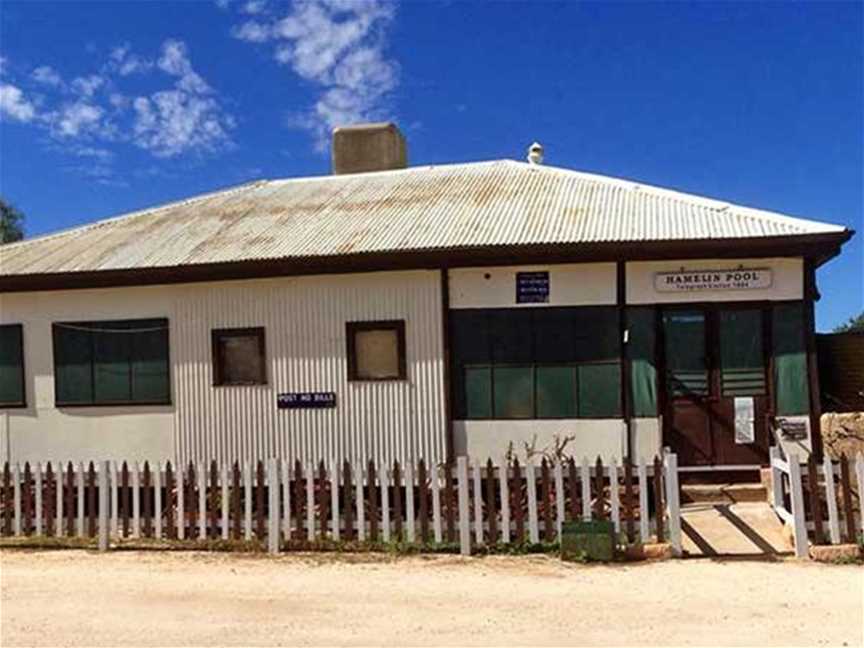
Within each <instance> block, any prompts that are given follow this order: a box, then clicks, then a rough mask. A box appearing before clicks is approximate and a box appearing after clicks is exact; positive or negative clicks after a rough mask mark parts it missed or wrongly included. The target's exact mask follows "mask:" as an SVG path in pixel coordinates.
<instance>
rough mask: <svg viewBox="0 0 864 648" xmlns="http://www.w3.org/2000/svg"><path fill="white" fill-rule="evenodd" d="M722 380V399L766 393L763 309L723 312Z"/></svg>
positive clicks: (721, 320) (721, 344)
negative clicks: (723, 397)
mask: <svg viewBox="0 0 864 648" xmlns="http://www.w3.org/2000/svg"><path fill="white" fill-rule="evenodd" d="M720 380H721V383H722V388H723V396H732V397H734V396H762V395H764V394H766V393H767V389H768V388H767V386H766V380H765V356H764V352H763V346H762V311H761V310H758V309H755V308H750V309H740V310H723V311H720Z"/></svg>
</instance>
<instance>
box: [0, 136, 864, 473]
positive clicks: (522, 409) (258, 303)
mask: <svg viewBox="0 0 864 648" xmlns="http://www.w3.org/2000/svg"><path fill="white" fill-rule="evenodd" d="M541 153H542V151H541V150H540V149H539V147H536V146H535V147H532V149H531V152H530V155H529V161H528V162H516V161H511V160H496V161H490V162H476V163H458V164H446V165H438V166H417V167H408V166H407V165H406V155H405V145H404V139H403V138H402V135H401V134H400V133H399V131H398V129H396V128H395V127H394V126H393V125H367V126H363V127H353V128H345V129H337V131H336V132H335V134H334V146H333V163H334V173H333V175H329V176H326V177H307V178H291V179H284V180H265V181H259V182H252V183H249V184H245V185H242V186H239V187H233V188H229V189H225V190H223V191H217V192H215V193H210V194H207V195H202V196H197V197H194V198H190V199H188V200H183V201H180V202H175V203H171V204H167V205H162V206H159V207H156V208H152V209H147V210H144V211H139V212H135V213H131V214H127V215H124V216H120V217H117V218H110V219H107V220H102V221H99V222H95V223H92V224H89V225H84V226H81V227H77V228H74V229H71V230H68V231H62V232H58V233H55V234H51V235H47V236H41V237H37V238H33V239H31V240H26V241H23V242H19V243H13V244H9V245H5V246H2V247H0V443H2V447H0V453H2V454H0V458H2V459H3V460H6V459H10V460H13V461H25V460H31V461H33V460H41V461H45V460H49V459H51V460H58V459H61V460H67V459H72V460H78V459H81V460H88V459H118V460H124V459H127V460H144V459H149V460H157V459H158V460H165V459H173V460H175V461H183V462H185V461H188V460H190V459H194V460H205V459H217V460H220V461H221V460H234V459H240V460H244V459H253V458H266V457H272V456H278V457H286V458H295V457H298V458H301V459H313V460H317V459H319V458H324V459H328V458H335V459H341V458H353V459H364V458H367V457H373V458H376V459H378V460H387V461H390V460H393V459H396V458H400V459H409V458H410V459H419V458H425V459H426V460H427V461H442V460H445V459H446V458H448V457H453V456H458V455H463V454H468V455H470V456H473V457H482V458H485V457H487V456H491V457H500V456H502V455H503V454H505V453H507V452H508V451H512V452H516V453H518V454H522V455H524V454H525V453H526V452H527V451H528V449H530V448H533V449H534V450H535V451H544V450H545V451H548V452H555V451H556V448H558V449H560V447H561V446H563V448H564V450H563V451H564V453H565V454H572V455H575V456H577V457H582V456H586V457H592V458H593V457H596V456H597V455H602V456H604V457H606V458H611V457H617V458H620V457H624V456H628V455H629V456H631V457H634V458H637V457H639V456H644V457H649V456H651V455H653V454H655V453H658V452H660V451H661V450H662V449H663V448H664V447H668V448H670V449H671V450H673V451H675V452H677V453H678V455H679V463H680V464H681V465H682V466H685V467H688V468H690V469H696V470H706V469H714V468H718V467H721V468H730V467H731V468H752V467H754V466H759V465H764V464H765V463H766V462H767V460H768V451H769V446H771V445H773V444H777V443H780V444H784V445H788V446H794V447H796V448H798V449H799V450H800V451H804V452H809V451H815V452H816V453H817V454H818V453H819V452H820V435H819V429H818V424H817V422H818V420H819V413H820V404H819V393H820V390H819V385H818V375H817V370H816V355H815V343H814V323H813V302H814V300H816V299H817V298H818V293H817V289H816V285H815V271H816V268H817V267H819V266H820V265H821V264H823V263H825V262H826V261H827V260H829V259H831V258H832V257H833V256H835V255H837V254H838V253H839V252H840V248H841V246H842V245H843V243H844V242H846V241H847V240H848V239H849V238H850V237H851V236H852V232H851V231H850V230H848V229H845V228H844V227H842V226H838V225H832V224H827V223H822V222H817V221H812V220H804V219H801V218H793V217H790V216H785V215H781V214H777V213H773V212H769V211H763V210H759V209H752V208H748V207H742V206H739V205H734V204H731V203H728V202H723V201H719V200H713V199H707V198H702V197H698V196H693V195H689V194H685V193H680V192H678V191H671V190H667V189H660V188H656V187H651V186H647V185H643V184H640V183H637V182H633V181H629V180H620V179H614V178H609V177H603V176H599V175H593V174H588V173H582V172H578V171H573V170H570V169H562V168H554V167H551V166H546V165H544V164H543V163H542V155H541ZM529 454H530V453H529Z"/></svg>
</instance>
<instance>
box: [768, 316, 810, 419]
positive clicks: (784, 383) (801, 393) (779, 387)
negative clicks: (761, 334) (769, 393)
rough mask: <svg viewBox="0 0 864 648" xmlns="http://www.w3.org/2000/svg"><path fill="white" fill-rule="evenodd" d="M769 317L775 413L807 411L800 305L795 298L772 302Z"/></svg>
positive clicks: (808, 409)
mask: <svg viewBox="0 0 864 648" xmlns="http://www.w3.org/2000/svg"><path fill="white" fill-rule="evenodd" d="M772 320H773V332H772V338H773V341H774V389H775V392H776V399H777V403H776V405H777V414H778V415H779V416H791V415H795V414H807V413H808V412H809V411H810V389H809V384H808V381H807V354H806V351H805V347H804V334H805V331H804V305H803V304H802V303H800V302H798V303H794V304H779V305H777V306H774V309H773V317H772Z"/></svg>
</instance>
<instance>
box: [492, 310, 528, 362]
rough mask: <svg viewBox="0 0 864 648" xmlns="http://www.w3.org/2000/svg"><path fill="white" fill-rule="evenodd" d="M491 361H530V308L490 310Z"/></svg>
mask: <svg viewBox="0 0 864 648" xmlns="http://www.w3.org/2000/svg"><path fill="white" fill-rule="evenodd" d="M489 324H490V327H491V332H492V361H493V362H495V363H530V362H532V361H533V348H532V346H533V345H532V337H533V336H532V332H531V310H530V309H506V310H505V309H502V310H494V311H490V317H489Z"/></svg>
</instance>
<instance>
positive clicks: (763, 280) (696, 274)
mask: <svg viewBox="0 0 864 648" xmlns="http://www.w3.org/2000/svg"><path fill="white" fill-rule="evenodd" d="M770 287H771V270H769V269H767V268H738V269H736V270H686V271H684V270H682V271H680V272H658V273H657V274H655V275H654V289H655V290H657V292H691V291H697V290H700V291H701V290H756V289H759V288H770Z"/></svg>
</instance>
